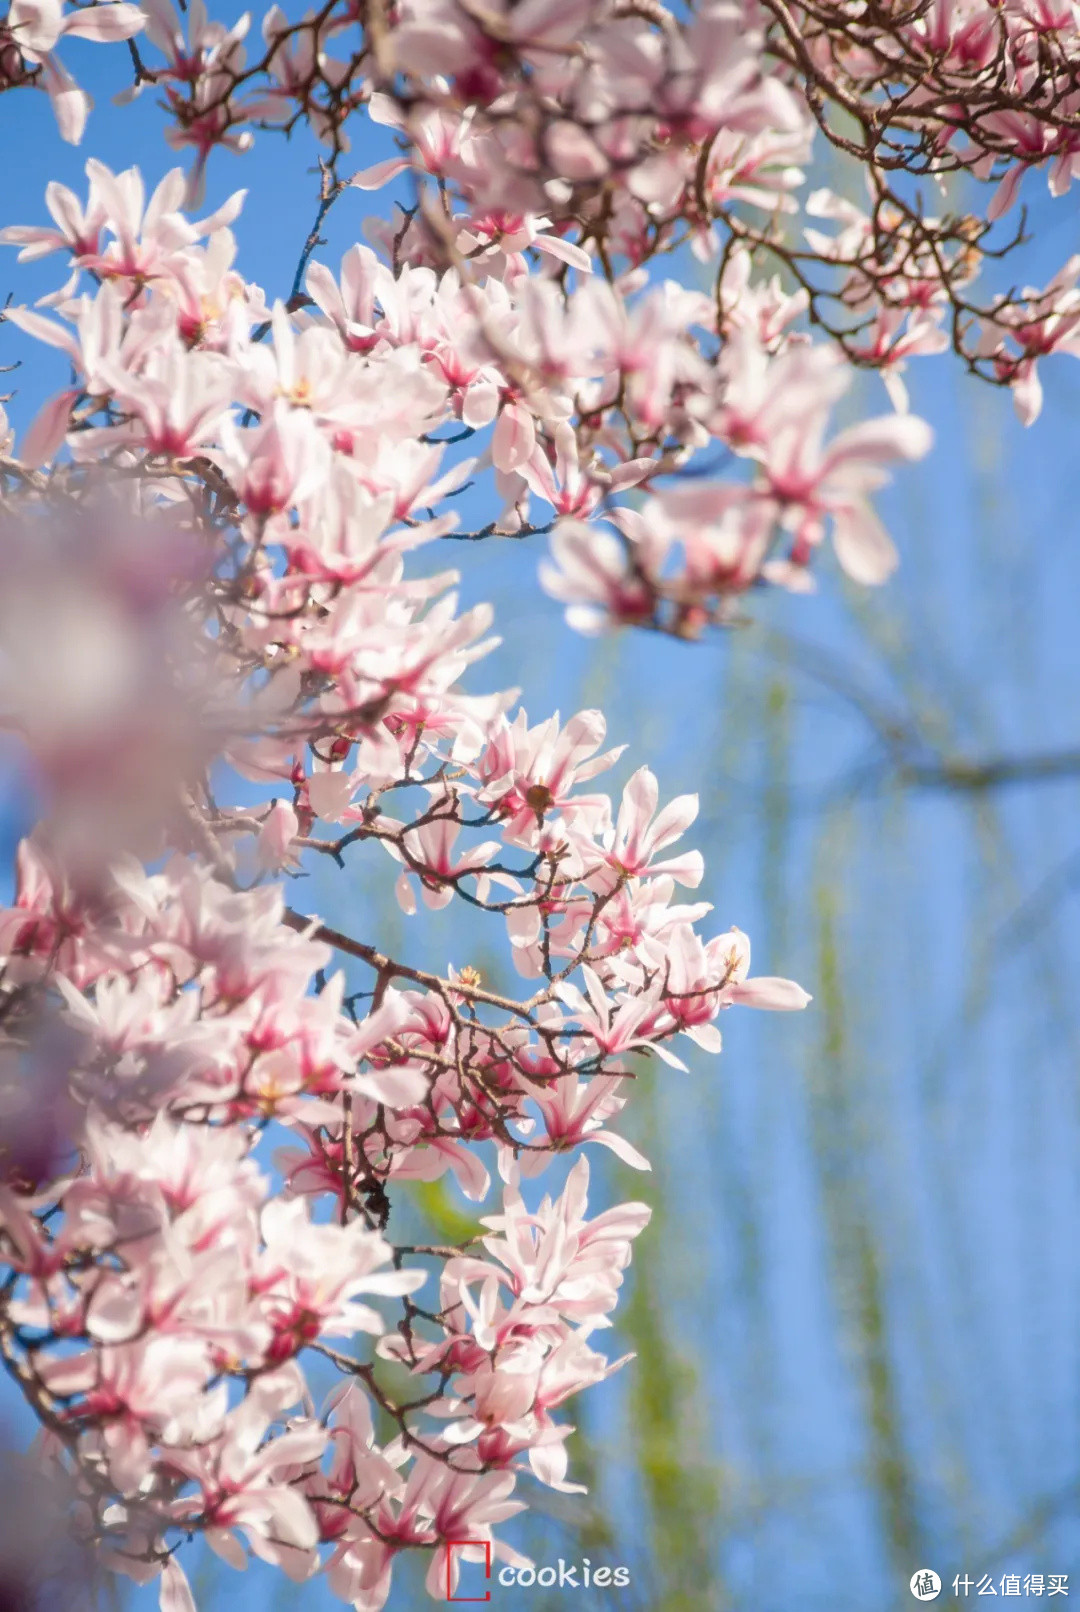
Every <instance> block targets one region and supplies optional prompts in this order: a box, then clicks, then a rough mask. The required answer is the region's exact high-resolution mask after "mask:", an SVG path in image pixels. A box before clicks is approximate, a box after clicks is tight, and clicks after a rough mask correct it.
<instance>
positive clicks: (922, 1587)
mask: <svg viewBox="0 0 1080 1612" xmlns="http://www.w3.org/2000/svg"><path fill="white" fill-rule="evenodd" d="M911 1593H912V1595H913V1596H914V1597H915V1599H916V1600H917V1601H936V1600H937V1598H938V1596H939V1595H940V1594H941V1580H940V1579H939V1578H938V1576H937V1574H936V1573H935V1572H934V1570H933V1568H931V1567H920V1568H919V1571H918V1572H917V1573H912V1575H911Z"/></svg>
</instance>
